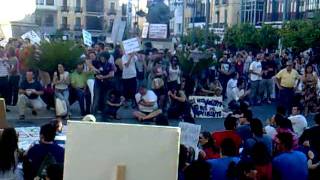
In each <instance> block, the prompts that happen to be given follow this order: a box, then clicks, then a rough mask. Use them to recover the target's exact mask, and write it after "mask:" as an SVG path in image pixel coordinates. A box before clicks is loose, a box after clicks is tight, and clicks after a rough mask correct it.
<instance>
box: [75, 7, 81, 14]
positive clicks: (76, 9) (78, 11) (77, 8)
mask: <svg viewBox="0 0 320 180" xmlns="http://www.w3.org/2000/svg"><path fill="white" fill-rule="evenodd" d="M74 12H75V13H82V7H75V9H74Z"/></svg>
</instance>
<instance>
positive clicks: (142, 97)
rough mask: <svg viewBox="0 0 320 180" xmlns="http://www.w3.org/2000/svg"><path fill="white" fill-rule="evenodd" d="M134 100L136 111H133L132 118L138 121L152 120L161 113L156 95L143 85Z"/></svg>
mask: <svg viewBox="0 0 320 180" xmlns="http://www.w3.org/2000/svg"><path fill="white" fill-rule="evenodd" d="M135 99H136V102H137V104H138V111H134V112H133V116H134V117H135V118H137V119H138V120H139V121H144V120H152V119H154V118H155V117H157V116H158V115H159V114H161V113H162V110H161V109H159V108H158V104H157V100H158V97H157V95H156V94H155V93H154V92H153V91H152V90H148V89H147V88H146V87H145V86H144V85H143V86H141V87H140V88H139V92H138V93H137V94H136V95H135Z"/></svg>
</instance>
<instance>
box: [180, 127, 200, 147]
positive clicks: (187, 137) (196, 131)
mask: <svg viewBox="0 0 320 180" xmlns="http://www.w3.org/2000/svg"><path fill="white" fill-rule="evenodd" d="M179 127H180V128H181V138H180V141H181V144H184V145H186V146H190V147H192V148H193V149H195V150H196V149H197V145H198V141H199V135H200V132H201V126H200V125H196V124H191V123H185V122H180V123H179Z"/></svg>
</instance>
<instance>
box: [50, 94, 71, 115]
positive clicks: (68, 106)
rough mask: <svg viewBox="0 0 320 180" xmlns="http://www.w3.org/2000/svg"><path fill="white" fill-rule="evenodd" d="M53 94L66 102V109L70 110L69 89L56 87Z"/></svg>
mask: <svg viewBox="0 0 320 180" xmlns="http://www.w3.org/2000/svg"><path fill="white" fill-rule="evenodd" d="M54 95H55V97H56V98H59V99H61V100H63V101H65V102H66V104H67V109H68V112H69V111H70V103H69V89H65V90H60V89H56V91H55V94H54Z"/></svg>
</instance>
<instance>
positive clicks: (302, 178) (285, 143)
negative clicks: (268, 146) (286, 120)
mask: <svg viewBox="0 0 320 180" xmlns="http://www.w3.org/2000/svg"><path fill="white" fill-rule="evenodd" d="M275 143H276V151H277V152H276V153H277V154H278V155H277V156H276V157H275V158H273V161H272V166H273V178H274V179H283V180H307V179H308V165H307V158H306V155H305V154H303V153H302V152H299V151H294V150H292V149H293V136H292V134H290V133H279V134H277V136H276V139H275Z"/></svg>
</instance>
